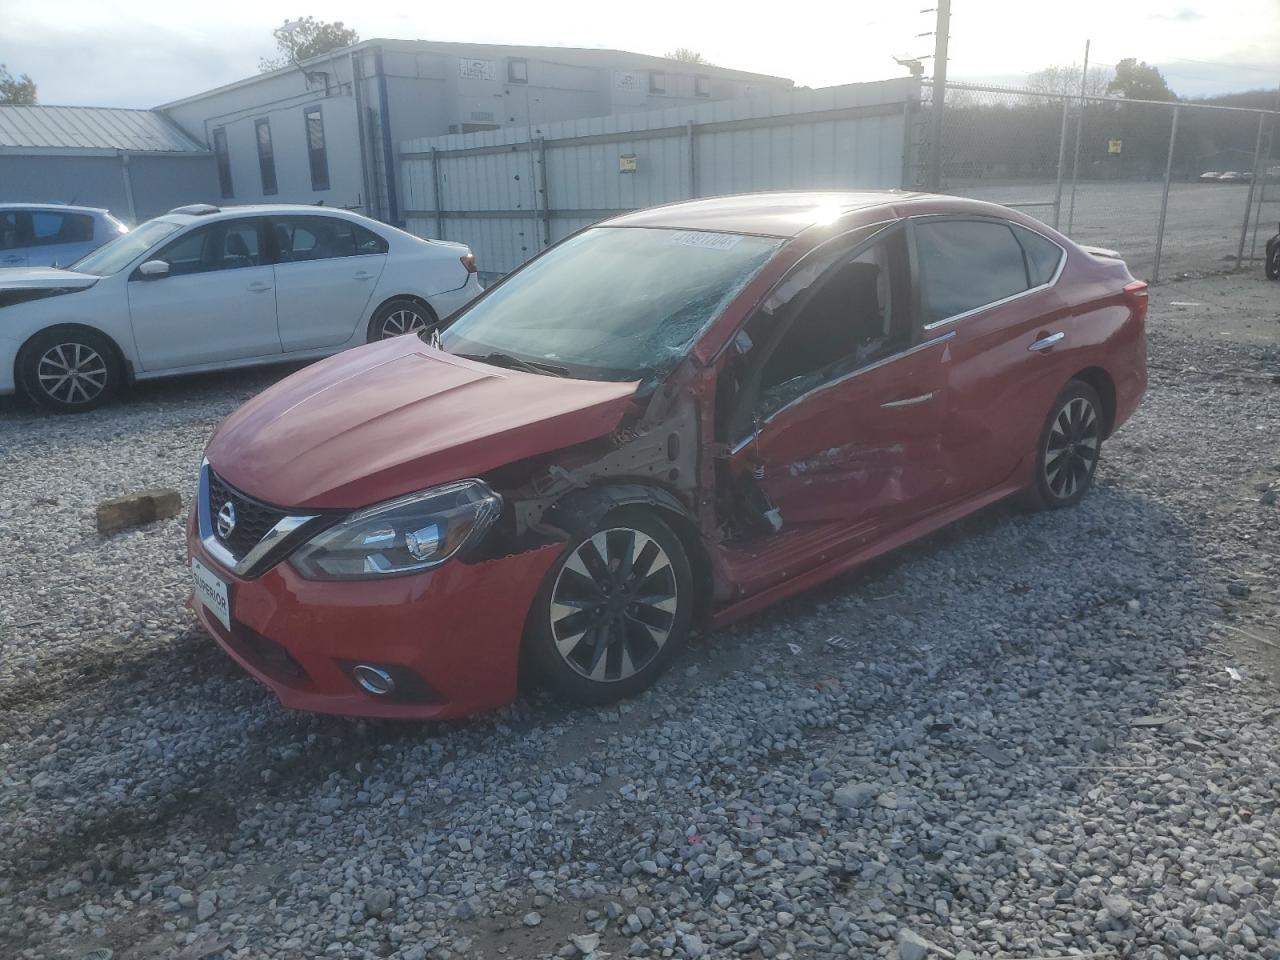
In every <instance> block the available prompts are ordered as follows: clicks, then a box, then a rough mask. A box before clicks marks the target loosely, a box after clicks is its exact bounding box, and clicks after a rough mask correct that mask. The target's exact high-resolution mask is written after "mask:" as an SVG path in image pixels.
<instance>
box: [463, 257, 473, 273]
mask: <svg viewBox="0 0 1280 960" xmlns="http://www.w3.org/2000/svg"><path fill="white" fill-rule="evenodd" d="M462 265H463V266H464V267H466V269H467V273H475V272H476V255H475V254H474V253H468V254H467V255H466V256H465V257H463V258H462Z"/></svg>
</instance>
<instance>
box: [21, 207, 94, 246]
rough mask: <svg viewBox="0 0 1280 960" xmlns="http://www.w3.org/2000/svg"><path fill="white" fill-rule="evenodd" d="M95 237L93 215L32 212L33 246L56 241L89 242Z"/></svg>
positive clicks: (47, 244)
mask: <svg viewBox="0 0 1280 960" xmlns="http://www.w3.org/2000/svg"><path fill="white" fill-rule="evenodd" d="M92 239H93V217H90V216H86V215H85V214H83V213H46V212H44V211H33V212H32V214H31V246H33V247H47V246H52V245H53V244H55V243H88V242H89V241H90V240H92Z"/></svg>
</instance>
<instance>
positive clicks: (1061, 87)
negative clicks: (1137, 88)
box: [1022, 63, 1112, 97]
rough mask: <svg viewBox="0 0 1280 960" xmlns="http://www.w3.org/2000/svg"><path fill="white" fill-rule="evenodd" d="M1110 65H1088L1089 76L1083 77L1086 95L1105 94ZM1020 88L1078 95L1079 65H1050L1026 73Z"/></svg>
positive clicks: (1099, 95)
mask: <svg viewBox="0 0 1280 960" xmlns="http://www.w3.org/2000/svg"><path fill="white" fill-rule="evenodd" d="M1111 78H1112V73H1111V68H1110V67H1090V68H1089V76H1088V77H1087V78H1085V84H1084V92H1085V95H1086V96H1090V97H1102V96H1106V93H1107V86H1108V85H1109V84H1110V83H1111ZM1022 88H1023V89H1024V90H1029V91H1031V92H1032V93H1041V94H1048V95H1056V96H1079V95H1080V65H1079V64H1078V63H1073V64H1071V66H1069V67H1062V66H1052V67H1045V68H1043V69H1041V70H1037V71H1036V72H1035V73H1029V74H1027V79H1026V80H1025V81H1024V82H1023V84H1022Z"/></svg>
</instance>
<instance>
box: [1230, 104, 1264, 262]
mask: <svg viewBox="0 0 1280 960" xmlns="http://www.w3.org/2000/svg"><path fill="white" fill-rule="evenodd" d="M1266 118H1267V115H1266V114H1265V113H1260V114H1258V139H1257V142H1255V143H1254V145H1253V176H1251V177H1250V178H1249V199H1247V200H1245V202H1244V223H1242V224H1240V247H1239V249H1237V250H1236V269H1237V270H1239V269H1240V266H1241V263H1242V262H1243V261H1244V241H1245V238H1246V237H1248V236H1249V216H1250V214H1252V213H1253V191H1254V189H1255V188H1256V187H1257V185H1258V161H1259V160H1260V159H1262V128H1263V122H1264V121H1265V120H1266Z"/></svg>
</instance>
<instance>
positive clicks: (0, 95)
mask: <svg viewBox="0 0 1280 960" xmlns="http://www.w3.org/2000/svg"><path fill="white" fill-rule="evenodd" d="M35 102H36V82H35V81H34V80H32V79H31V78H30V77H28V76H27V75H26V74H25V73H23V74H20V75H19V76H16V77H15V76H14V75H13V74H11V73H10V72H9V68H8V67H6V66H5V65H4V64H3V63H0V103H9V104H18V105H20V106H24V107H29V106H32V105H33V104H34V103H35Z"/></svg>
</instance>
